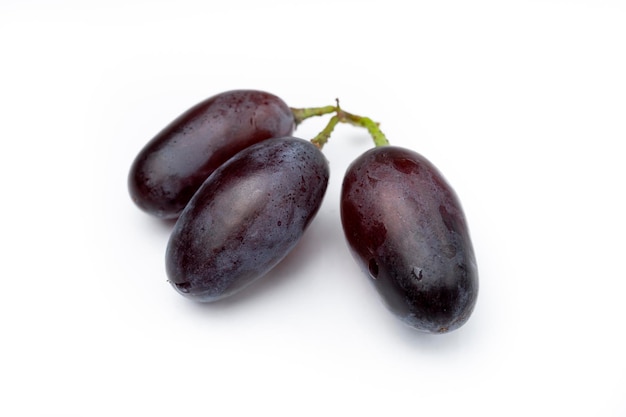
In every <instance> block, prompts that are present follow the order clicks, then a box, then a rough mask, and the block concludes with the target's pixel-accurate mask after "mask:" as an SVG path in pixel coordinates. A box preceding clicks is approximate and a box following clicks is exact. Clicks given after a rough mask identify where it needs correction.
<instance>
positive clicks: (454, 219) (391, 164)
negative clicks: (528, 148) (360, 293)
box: [341, 146, 478, 333]
mask: <svg viewBox="0 0 626 417" xmlns="http://www.w3.org/2000/svg"><path fill="white" fill-rule="evenodd" d="M341 221H342V225H343V229H344V233H345V236H346V240H347V241H348V245H349V247H350V249H351V251H352V254H353V255H354V258H355V259H356V261H357V263H358V264H359V265H360V266H361V268H362V269H363V270H364V271H365V272H366V273H367V274H368V275H369V276H370V277H371V281H372V282H373V284H374V286H375V288H376V289H377V290H378V292H379V293H380V295H381V298H382V300H383V302H384V303H385V304H386V306H387V307H388V308H389V310H391V311H392V312H393V313H394V314H395V315H396V316H398V317H399V318H400V319H401V320H403V321H404V322H405V323H406V324H408V325H409V326H411V327H414V328H416V329H418V330H422V331H426V332H430V333H445V332H447V331H451V330H454V329H456V328H458V327H460V326H461V325H463V324H464V323H465V322H466V321H467V320H468V318H469V316H470V314H471V313H472V311H473V309H474V305H475V303H476V297H477V294H478V272H477V268H476V260H475V257H474V250H473V247H472V243H471V240H470V235H469V231H468V227H467V223H466V219H465V215H464V213H463V210H462V208H461V204H460V202H459V200H458V198H457V195H456V194H455V192H454V191H453V190H452V188H451V187H450V185H449V184H448V183H447V182H446V180H445V179H444V178H443V176H442V175H441V173H440V172H439V171H438V170H437V168H436V167H435V166H433V165H432V164H431V163H430V162H429V161H428V160H426V159H425V158H424V157H423V156H421V155H419V154H418V153H416V152H413V151H411V150H408V149H404V148H400V147H394V146H382V147H376V148H373V149H371V150H369V151H367V152H365V153H364V154H362V155H361V156H360V157H359V158H357V159H356V160H355V161H354V162H353V163H352V164H351V165H350V166H349V168H348V170H347V172H346V175H345V177H344V181H343V186H342V190H341Z"/></svg>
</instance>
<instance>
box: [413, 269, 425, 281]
mask: <svg viewBox="0 0 626 417" xmlns="http://www.w3.org/2000/svg"><path fill="white" fill-rule="evenodd" d="M411 276H412V277H413V279H415V280H417V281H421V280H422V278H424V272H423V271H422V268H418V267H416V266H414V267H413V269H412V270H411Z"/></svg>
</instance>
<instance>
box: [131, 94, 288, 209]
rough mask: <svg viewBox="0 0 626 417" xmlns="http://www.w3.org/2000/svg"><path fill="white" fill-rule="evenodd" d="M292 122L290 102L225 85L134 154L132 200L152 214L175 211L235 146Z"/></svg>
mask: <svg viewBox="0 0 626 417" xmlns="http://www.w3.org/2000/svg"><path fill="white" fill-rule="evenodd" d="M294 127H295V123H294V117H293V114H292V112H291V110H290V109H289V107H288V106H287V105H286V104H285V103H284V102H283V101H282V100H281V99H280V98H278V97H276V96H274V95H272V94H269V93H266V92H263V91H255V90H234V91H227V92H224V93H221V94H218V95H215V96H213V97H210V98H208V99H206V100H205V101H202V102H201V103H199V104H197V105H196V106H194V107H192V108H191V109H189V110H187V111H186V112H185V113H183V114H182V115H181V116H180V117H178V118H177V119H176V120H174V121H173V122H172V123H171V124H170V125H168V126H167V127H166V128H165V129H163V130H162V131H161V132H160V133H159V134H157V135H156V136H155V137H154V138H153V139H152V140H151V141H150V142H149V143H148V144H147V145H146V146H145V147H144V148H143V149H142V150H141V151H140V153H139V154H138V155H137V157H136V159H135V161H134V162H133V165H132V167H131V170H130V174H129V178H128V187H129V191H130V195H131V198H132V199H133V201H134V202H135V204H136V205H137V206H138V207H139V208H141V209H143V210H144V211H146V212H147V213H150V214H152V215H155V216H157V217H160V218H163V219H174V218H176V217H178V216H179V215H180V212H181V211H182V210H183V208H184V207H185V205H186V204H187V203H188V202H189V200H190V199H191V197H192V196H193V194H194V193H195V192H196V190H197V189H198V188H199V187H200V186H201V185H202V183H203V182H204V180H205V179H206V178H207V177H208V176H209V175H210V174H211V173H212V172H213V171H214V170H215V169H216V168H217V167H219V166H220V165H222V164H223V163H224V162H226V160H228V159H229V158H230V157H232V156H233V155H235V154H236V153H237V152H239V151H240V150H242V149H244V148H246V147H248V146H250V145H252V144H254V143H257V142H260V141H262V140H265V139H269V138H272V137H282V136H288V135H290V134H291V133H292V132H293V129H294Z"/></svg>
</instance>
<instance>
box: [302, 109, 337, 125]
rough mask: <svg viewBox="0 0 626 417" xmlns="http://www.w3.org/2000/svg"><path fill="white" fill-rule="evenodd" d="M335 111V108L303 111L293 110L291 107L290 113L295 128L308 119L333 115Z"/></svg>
mask: <svg viewBox="0 0 626 417" xmlns="http://www.w3.org/2000/svg"><path fill="white" fill-rule="evenodd" d="M336 111H337V107H335V106H324V107H308V108H305V109H295V108H293V107H292V108H291V112H292V113H293V119H294V120H295V122H296V126H298V125H299V124H300V123H302V121H303V120H305V119H308V118H310V117H315V116H323V115H325V114H330V113H335V112H336Z"/></svg>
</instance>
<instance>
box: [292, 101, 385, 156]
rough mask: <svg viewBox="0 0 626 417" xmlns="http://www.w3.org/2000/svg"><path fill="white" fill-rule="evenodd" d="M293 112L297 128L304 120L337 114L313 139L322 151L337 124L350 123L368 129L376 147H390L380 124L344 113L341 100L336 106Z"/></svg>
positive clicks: (309, 108) (366, 118) (294, 110)
mask: <svg viewBox="0 0 626 417" xmlns="http://www.w3.org/2000/svg"><path fill="white" fill-rule="evenodd" d="M291 112H292V113H293V118H294V120H295V123H296V126H298V125H299V124H300V123H302V121H303V120H306V119H308V118H310V117H315V116H323V115H325V114H330V113H336V114H335V116H333V117H332V118H331V119H330V121H329V122H328V125H326V127H325V128H324V130H322V131H321V132H320V133H319V134H318V135H317V136H315V137H314V138H313V139H311V142H313V144H315V145H316V146H317V147H318V148H320V149H322V147H323V146H324V145H325V144H326V142H328V139H329V138H330V134H331V133H332V131H333V129H334V128H335V126H336V125H337V123H348V124H351V125H353V126H360V127H364V128H365V129H367V131H368V132H369V134H370V136H371V137H372V139H373V140H374V145H376V146H386V145H389V141H388V140H387V137H386V136H385V134H384V133H383V132H382V130H380V127H379V126H378V123H376V122H374V121H373V120H372V119H370V118H369V117H363V116H357V115H356V114H352V113H348V112H347V111H344V110H343V109H341V107H340V106H339V100H337V105H336V106H324V107H308V108H304V109H296V108H293V107H292V108H291Z"/></svg>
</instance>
